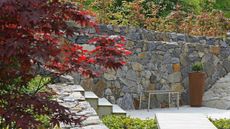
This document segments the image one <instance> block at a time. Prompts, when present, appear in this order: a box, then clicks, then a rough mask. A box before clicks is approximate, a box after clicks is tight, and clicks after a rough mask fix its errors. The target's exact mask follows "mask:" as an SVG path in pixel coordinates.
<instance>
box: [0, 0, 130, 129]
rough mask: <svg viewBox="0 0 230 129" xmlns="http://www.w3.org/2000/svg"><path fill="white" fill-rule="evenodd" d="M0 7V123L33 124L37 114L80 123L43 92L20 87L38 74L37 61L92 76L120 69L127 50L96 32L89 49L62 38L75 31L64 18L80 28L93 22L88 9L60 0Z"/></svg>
mask: <svg viewBox="0 0 230 129" xmlns="http://www.w3.org/2000/svg"><path fill="white" fill-rule="evenodd" d="M0 12H1V13H0V116H1V117H0V119H1V121H0V122H1V123H0V126H3V125H6V126H10V127H12V128H22V129H28V128H37V127H38V126H40V125H41V124H42V123H41V122H40V121H39V120H37V119H36V118H35V116H36V115H48V116H50V123H51V124H50V125H51V126H54V125H58V124H59V123H60V122H63V123H65V124H71V123H74V124H80V118H78V119H76V118H73V117H72V114H71V113H70V112H69V110H68V109H67V108H65V107H63V106H61V105H59V104H58V103H57V102H55V101H52V100H50V99H49V97H48V96H49V94H48V93H46V95H44V94H43V95H38V94H35V95H31V94H28V93H25V92H21V89H22V88H25V87H27V86H28V82H29V81H30V80H31V79H33V78H35V77H36V76H37V75H38V74H39V73H38V72H37V69H36V67H35V66H36V65H41V66H42V67H43V68H45V69H46V70H49V71H50V72H51V73H53V74H54V75H56V76H59V75H62V74H68V73H70V72H78V73H80V74H82V75H84V76H89V77H96V76H99V75H100V74H101V73H102V72H101V71H105V70H106V69H118V68H121V67H122V66H123V65H124V64H125V58H124V57H125V56H127V55H129V54H131V52H129V51H128V50H126V49H125V48H124V38H123V37H120V36H107V37H105V36H104V37H95V38H93V39H91V40H90V41H89V42H88V44H91V45H94V46H95V49H93V50H84V48H83V47H82V46H80V45H78V44H74V43H70V42H63V41H62V39H63V38H65V37H67V38H68V37H72V36H73V35H74V32H75V31H76V28H75V27H72V26H69V25H68V24H67V21H72V22H74V24H75V25H76V26H79V28H82V27H83V28H84V27H92V28H96V24H95V23H94V22H93V21H91V19H90V17H89V15H90V12H88V11H83V10H79V8H78V7H77V6H76V5H74V4H71V3H67V2H61V1H59V0H1V1H0ZM95 67H97V69H95ZM11 125H12V126H11Z"/></svg>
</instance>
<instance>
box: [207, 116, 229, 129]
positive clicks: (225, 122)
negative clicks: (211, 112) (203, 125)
mask: <svg viewBox="0 0 230 129" xmlns="http://www.w3.org/2000/svg"><path fill="white" fill-rule="evenodd" d="M209 120H210V121H211V122H212V123H213V124H214V125H215V126H216V127H217V128H218V129H230V119H219V120H216V119H211V118H209Z"/></svg>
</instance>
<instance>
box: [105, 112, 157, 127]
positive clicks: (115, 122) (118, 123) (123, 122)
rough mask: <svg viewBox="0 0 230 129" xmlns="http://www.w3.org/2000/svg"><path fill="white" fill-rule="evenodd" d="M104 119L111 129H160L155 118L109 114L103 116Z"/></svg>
mask: <svg viewBox="0 0 230 129" xmlns="http://www.w3.org/2000/svg"><path fill="white" fill-rule="evenodd" d="M102 121H103V123H104V124H105V125H106V126H107V127H108V128H109V129H158V128H157V123H156V121H155V120H154V119H148V120H141V119H139V118H130V117H126V116H114V115H109V116H105V117H103V119H102Z"/></svg>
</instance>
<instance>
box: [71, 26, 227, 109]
mask: <svg viewBox="0 0 230 129" xmlns="http://www.w3.org/2000/svg"><path fill="white" fill-rule="evenodd" d="M99 30H100V32H101V34H104V33H107V34H110V35H114V34H118V35H124V36H125V37H126V38H127V43H126V46H127V48H128V49H129V50H131V51H132V52H133V54H132V55H131V56H129V57H128V59H127V62H128V64H127V65H126V66H124V67H123V68H122V69H120V70H118V71H113V70H110V71H108V72H107V73H104V75H103V76H102V77H101V78H95V79H89V78H83V77H80V76H79V75H78V74H73V76H74V78H75V83H77V84H81V85H82V86H83V87H84V88H85V89H87V90H93V91H94V92H95V93H96V94H97V95H98V96H99V97H106V98H107V99H109V100H110V102H111V103H117V104H119V105H120V106H121V107H122V108H124V109H134V108H135V107H136V108H137V107H138V105H139V95H140V94H141V93H144V91H147V90H176V91H181V92H182V101H181V103H182V104H187V103H188V73H189V72H190V71H191V65H192V64H193V63H194V62H197V61H201V62H203V63H204V69H205V73H206V75H207V80H206V90H207V89H209V88H210V87H211V86H212V85H213V84H214V83H215V82H216V81H217V80H218V79H219V78H220V77H223V76H225V75H226V74H227V73H229V72H230V56H229V55H230V47H229V44H230V38H225V39H223V38H210V37H192V36H186V35H184V34H177V33H161V32H154V31H148V30H144V29H135V28H131V27H116V26H110V25H108V26H105V25H100V26H99ZM86 31H88V32H90V33H91V34H94V33H95V31H94V30H92V29H89V30H86ZM88 38H89V36H78V37H76V38H74V39H73V40H75V41H76V42H77V43H81V42H82V43H84V42H85V41H87V39H88ZM144 95H146V94H145V93H144ZM166 97H167V96H157V97H156V98H154V99H153V100H152V103H153V104H152V107H159V105H161V106H162V105H164V103H165V98H166ZM143 100H144V101H143V103H142V105H143V106H142V108H146V96H143Z"/></svg>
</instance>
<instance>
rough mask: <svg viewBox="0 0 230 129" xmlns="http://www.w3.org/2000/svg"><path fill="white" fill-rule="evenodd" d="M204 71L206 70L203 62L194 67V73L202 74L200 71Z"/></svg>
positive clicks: (195, 64)
mask: <svg viewBox="0 0 230 129" xmlns="http://www.w3.org/2000/svg"><path fill="white" fill-rule="evenodd" d="M203 69H204V66H203V63H201V62H197V63H194V64H193V65H192V71H195V72H200V71H203Z"/></svg>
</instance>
